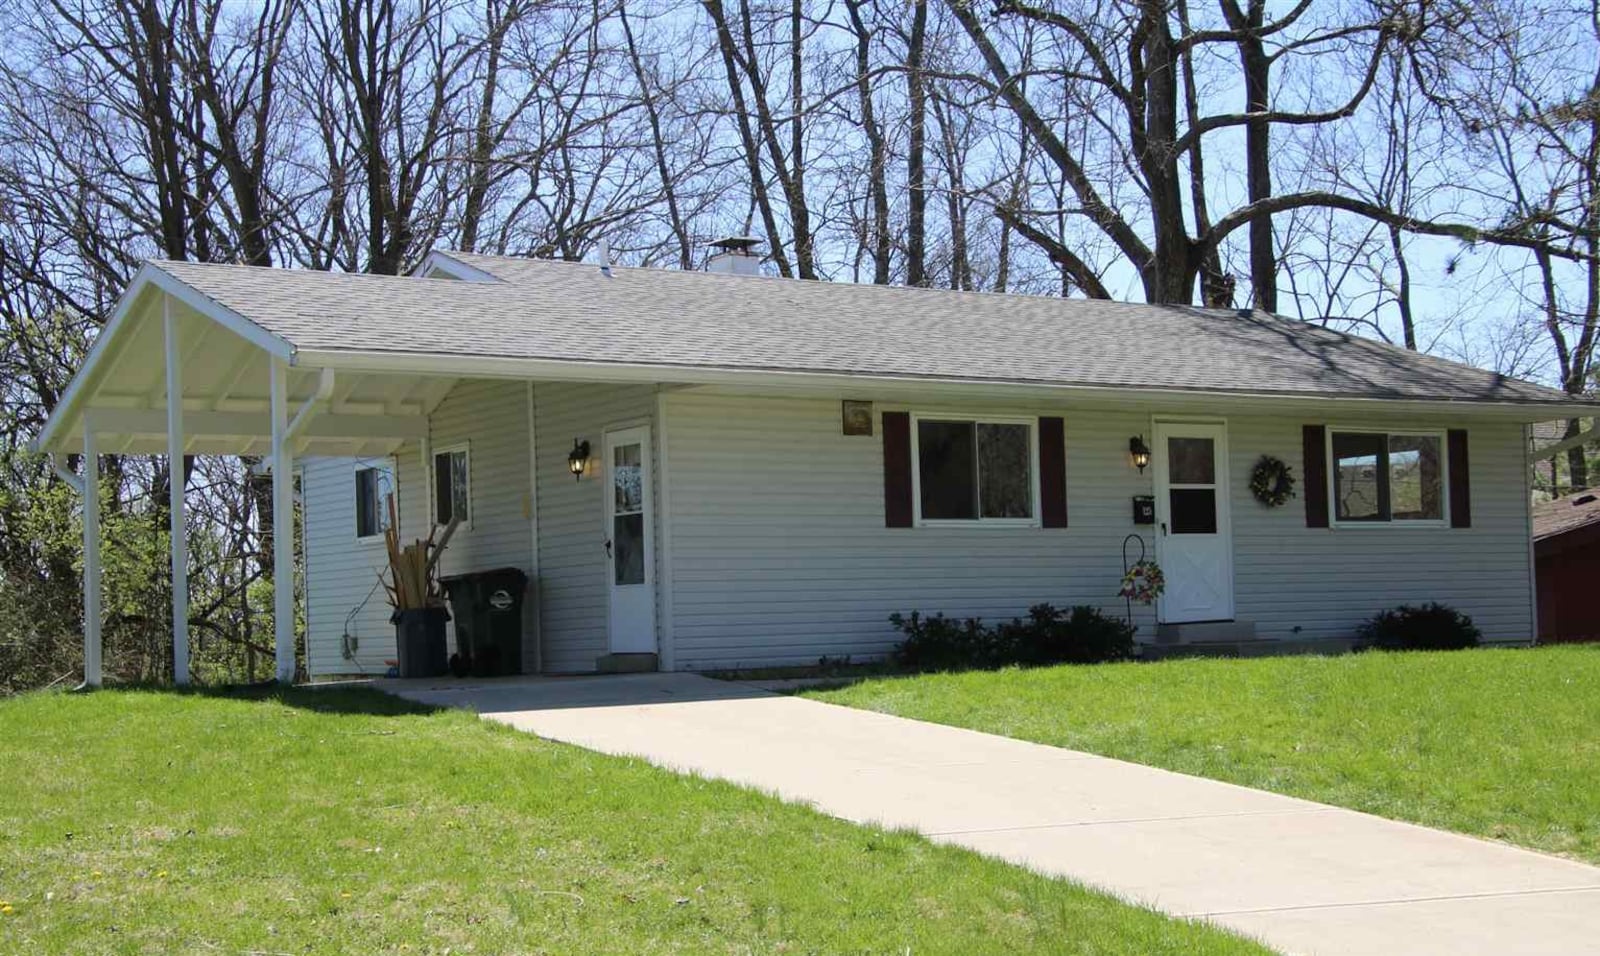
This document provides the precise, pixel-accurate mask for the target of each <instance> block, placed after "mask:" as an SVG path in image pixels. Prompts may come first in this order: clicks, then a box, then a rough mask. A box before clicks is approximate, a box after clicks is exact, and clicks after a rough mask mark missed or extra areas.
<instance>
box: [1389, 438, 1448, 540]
mask: <svg viewBox="0 0 1600 956" xmlns="http://www.w3.org/2000/svg"><path fill="white" fill-rule="evenodd" d="M1389 508H1390V517H1392V518H1393V519H1394V520H1396V521H1408V520H1409V521H1417V520H1433V521H1437V520H1439V519H1441V518H1443V517H1444V475H1443V473H1442V470H1441V468H1440V466H1439V436H1437V435H1390V436H1389Z"/></svg>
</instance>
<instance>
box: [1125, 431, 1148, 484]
mask: <svg viewBox="0 0 1600 956" xmlns="http://www.w3.org/2000/svg"><path fill="white" fill-rule="evenodd" d="M1128 454H1129V455H1130V456H1131V457H1132V458H1133V464H1134V467H1136V468H1138V469H1139V474H1141V475H1142V474H1144V470H1145V467H1146V466H1147V465H1149V464H1150V446H1149V445H1146V444H1145V443H1144V436H1143V435H1135V436H1133V437H1132V438H1130V439H1128Z"/></svg>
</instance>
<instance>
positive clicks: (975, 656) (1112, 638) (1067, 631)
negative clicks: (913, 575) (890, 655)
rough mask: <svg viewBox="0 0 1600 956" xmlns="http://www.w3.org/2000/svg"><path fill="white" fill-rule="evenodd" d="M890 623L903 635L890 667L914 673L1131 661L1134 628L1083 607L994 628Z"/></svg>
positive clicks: (935, 620) (1032, 611)
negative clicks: (892, 665)
mask: <svg viewBox="0 0 1600 956" xmlns="http://www.w3.org/2000/svg"><path fill="white" fill-rule="evenodd" d="M889 622H890V623H891V624H893V625H894V626H895V628H896V629H898V630H899V631H901V632H902V633H903V634H905V635H906V638H905V640H904V641H901V642H900V644H899V645H897V646H896V647H895V651H894V659H895V663H897V664H899V665H900V666H901V667H904V668H906V669H907V670H914V671H948V670H971V669H982V668H994V667H1004V666H1006V665H1008V664H1021V665H1023V666H1024V667H1037V666H1041V665H1046V664H1064V663H1071V664H1091V663H1097V662H1100V661H1115V660H1125V659H1127V658H1129V657H1132V656H1133V628H1131V627H1129V626H1128V625H1126V624H1124V623H1123V622H1121V621H1119V620H1117V619H1116V618H1112V617H1107V616H1105V615H1104V614H1101V613H1100V611H1099V610H1097V609H1095V608H1092V607H1088V606H1087V605H1080V606H1078V607H1074V608H1073V609H1072V610H1070V611H1062V610H1058V609H1057V608H1055V607H1052V606H1051V605H1049V604H1037V605H1034V606H1033V607H1031V608H1029V609H1028V616H1027V617H1026V618H1015V619H1013V620H1012V621H1011V622H1010V623H1008V624H1002V625H1000V626H999V627H995V628H990V627H985V626H984V624H983V622H982V621H980V620H978V619H977V618H967V619H966V620H955V619H952V618H947V617H945V616H944V615H943V614H935V615H933V616H932V617H923V616H922V615H921V614H919V613H917V612H915V611H913V612H911V614H910V615H909V616H906V615H901V614H894V615H891V616H890V617H889Z"/></svg>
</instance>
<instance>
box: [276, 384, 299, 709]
mask: <svg viewBox="0 0 1600 956" xmlns="http://www.w3.org/2000/svg"><path fill="white" fill-rule="evenodd" d="M271 362H272V375H271V378H272V632H273V648H274V651H275V656H276V658H277V676H278V683H280V684H292V683H294V673H295V664H294V447H293V444H292V442H291V437H292V436H291V435H290V434H289V366H288V364H287V363H286V362H284V361H283V360H282V359H280V358H273V359H271Z"/></svg>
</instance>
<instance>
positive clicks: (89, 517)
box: [34, 265, 455, 686]
mask: <svg viewBox="0 0 1600 956" xmlns="http://www.w3.org/2000/svg"><path fill="white" fill-rule="evenodd" d="M289 307H292V306H289ZM295 357H296V356H295V352H294V349H293V348H292V347H291V345H290V344H289V343H288V342H286V341H284V340H283V339H282V338H281V337H279V336H276V335H274V334H272V333H271V332H269V331H268V330H266V329H264V328H262V327H261V326H260V325H259V324H256V323H253V322H251V321H249V320H247V319H245V318H244V317H242V316H240V315H239V314H238V313H237V312H235V311H233V310H231V309H229V308H227V307H226V306H224V305H222V304H221V303H219V302H217V301H216V300H214V299H212V298H210V297H208V296H205V295H202V294H201V293H199V292H198V291H197V290H196V289H194V288H193V287H191V286H189V285H186V284H185V283H183V282H182V281H180V280H178V279H176V278H174V277H173V276H171V275H170V274H168V273H166V272H164V271H162V270H161V269H158V268H155V267H154V266H151V265H146V266H145V267H144V268H143V269H141V270H140V271H139V274H138V275H137V276H136V277H135V278H134V281H133V283H132V284H131V285H130V286H129V287H128V290H127V291H126V292H125V293H124V294H123V297H122V299H121V301H120V302H119V303H118V305H117V310H116V313H115V314H114V315H113V316H112V319H111V321H110V322H108V323H107V324H106V327H105V330H104V331H102V332H101V334H100V338H99V339H98V340H97V341H96V342H95V345H94V348H93V349H92V350H91V351H90V353H89V357H88V359H87V360H86V361H85V362H84V365H83V368H82V369H80V370H79V372H78V375H77V376H76V377H75V378H74V379H73V380H72V385H71V386H70V387H69V388H68V389H67V392H66V395H65V396H64V397H63V398H62V400H61V402H60V403H59V404H58V405H57V407H56V409H55V411H54V412H53V413H52V414H51V416H50V420H49V421H48V422H46V423H45V427H44V430H43V431H42V432H41V433H40V435H39V437H38V438H37V439H36V440H35V442H34V447H36V448H38V449H40V450H42V451H46V452H49V453H51V455H52V456H56V455H58V454H59V453H62V452H77V453H79V455H80V461H81V465H82V473H81V476H80V475H78V474H74V473H73V472H71V471H69V470H68V469H67V468H66V467H65V466H64V465H63V464H62V463H61V462H60V461H59V459H57V463H56V468H57V472H58V474H60V475H61V477H62V479H63V480H65V481H67V482H68V483H69V484H71V485H73V486H74V487H75V488H77V489H78V490H79V491H80V492H81V493H82V500H83V642H84V650H83V660H84V683H85V684H86V685H89V686H95V685H98V684H99V683H100V681H101V651H102V645H101V593H100V592H101V584H100V531H99V524H100V517H99V512H100V493H99V481H100V456H101V455H102V454H149V453H156V454H166V455H167V456H168V457H169V458H170V459H174V460H175V459H177V458H180V457H181V456H183V455H188V454H235V455H261V456H269V455H270V461H271V466H272V474H273V482H272V521H273V527H275V528H277V529H280V531H281V530H282V529H289V528H293V527H294V520H295V508H294V494H293V482H292V481H289V480H286V479H285V476H287V475H289V474H291V473H292V472H293V468H294V460H295V458H296V457H297V456H299V455H303V454H312V455H349V456H366V455H379V454H387V453H390V452H393V451H394V450H395V449H396V448H398V447H399V446H400V445H401V444H402V443H404V442H406V441H407V440H408V439H426V437H427V434H428V415H429V413H430V412H432V411H433V409H434V408H435V407H436V406H437V405H438V404H439V403H440V402H441V401H443V400H444V397H445V395H446V394H447V393H448V392H449V391H450V388H451V386H453V385H454V384H455V379H454V378H452V377H447V376H428V375H416V374H406V373H397V372H395V371H392V370H383V369H373V368H367V369H362V370H341V369H340V368H338V367H337V365H336V364H333V363H328V364H322V365H319V366H313V367H309V368H308V367H304V366H299V365H295V364H293V363H292V360H293V359H294V358H295ZM168 492H169V495H170V498H169V501H168V514H169V516H170V520H171V523H172V534H171V549H172V555H171V559H172V648H173V654H172V656H173V675H174V678H175V680H176V682H177V683H179V684H187V683H188V682H189V636H188V631H189V595H188V561H189V554H188V538H187V530H186V528H187V525H186V518H185V515H184V487H183V482H181V481H174V482H168ZM289 537H290V539H292V536H289ZM294 574H295V569H294V549H293V548H287V547H280V548H276V549H275V550H274V553H273V576H272V579H273V643H274V649H275V656H276V664H277V667H276V669H277V676H278V679H279V680H280V681H284V682H288V681H292V680H294V677H295V670H296V664H295V653H294V647H295V610H294V593H295V588H294Z"/></svg>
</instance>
